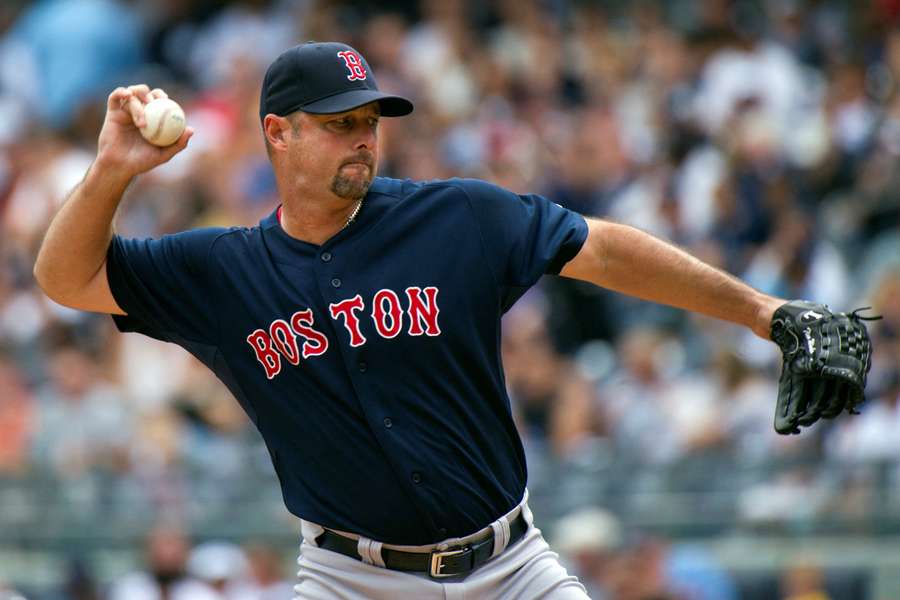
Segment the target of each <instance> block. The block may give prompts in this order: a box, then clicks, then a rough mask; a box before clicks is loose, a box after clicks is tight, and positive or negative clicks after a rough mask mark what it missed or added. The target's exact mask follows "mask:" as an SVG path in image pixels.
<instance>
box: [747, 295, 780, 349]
mask: <svg viewBox="0 0 900 600" xmlns="http://www.w3.org/2000/svg"><path fill="white" fill-rule="evenodd" d="M786 302H787V300H784V299H783V298H776V297H774V296H767V295H766V294H760V295H759V299H758V300H757V303H756V304H757V307H756V317H755V320H754V322H753V325H752V326H751V329H753V333H755V334H756V335H758V336H759V337H761V338H762V339H764V340H770V341H771V339H772V317H773V316H774V315H775V311H776V310H778V307H780V306H782V305H783V304H785V303H786Z"/></svg>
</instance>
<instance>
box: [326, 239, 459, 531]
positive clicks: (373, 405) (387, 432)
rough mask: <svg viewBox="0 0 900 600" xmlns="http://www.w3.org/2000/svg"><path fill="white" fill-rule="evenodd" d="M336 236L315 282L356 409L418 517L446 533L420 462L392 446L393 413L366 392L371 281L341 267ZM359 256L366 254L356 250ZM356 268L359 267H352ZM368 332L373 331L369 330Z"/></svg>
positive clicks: (395, 432) (395, 429)
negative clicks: (434, 513)
mask: <svg viewBox="0 0 900 600" xmlns="http://www.w3.org/2000/svg"><path fill="white" fill-rule="evenodd" d="M337 243H338V242H337V241H336V240H331V241H329V242H328V243H326V244H325V245H324V246H323V247H322V249H321V250H320V251H319V253H318V260H317V261H316V263H315V272H316V282H317V284H318V286H319V292H320V293H321V296H322V300H323V301H324V304H325V305H326V306H327V307H328V311H327V312H328V313H329V315H330V316H331V327H332V331H333V335H334V339H335V340H336V341H337V346H338V349H339V351H340V355H341V360H342V361H343V363H344V369H345V370H346V373H347V376H348V378H349V380H350V384H351V386H352V387H353V391H354V394H355V395H356V399H357V402H358V403H359V407H360V410H361V412H362V414H363V415H364V416H365V418H366V422H367V423H368V424H369V428H370V429H371V430H372V432H373V433H374V435H375V438H376V439H377V440H378V444H379V446H380V447H381V450H382V452H383V453H384V458H385V460H387V462H388V464H390V465H391V468H392V470H393V471H394V473H395V474H396V475H397V478H398V479H399V480H400V481H402V482H403V483H404V487H405V488H406V490H407V492H408V495H409V497H410V500H411V502H412V504H413V505H414V506H416V508H417V509H418V512H419V517H420V519H421V520H422V521H423V522H425V523H427V525H428V527H429V528H430V529H432V530H433V531H436V532H439V533H440V532H446V530H445V529H443V528H440V527H438V526H437V525H436V524H435V523H434V520H433V518H432V517H431V515H430V512H429V508H428V507H427V506H426V504H427V501H424V499H423V498H422V495H421V486H423V485H427V480H426V477H425V474H424V466H423V465H417V464H410V463H409V462H408V461H406V460H402V459H401V458H400V457H399V456H398V455H399V454H400V453H399V452H398V451H397V450H396V436H399V435H403V431H402V428H401V427H399V426H398V425H397V424H396V423H395V420H394V419H393V418H392V416H391V415H389V414H387V411H386V410H385V407H384V406H383V404H382V403H381V402H379V400H378V398H377V397H376V396H373V395H370V394H366V390H367V389H368V387H369V386H367V379H368V378H369V377H371V376H372V375H371V368H370V359H369V358H368V357H367V351H366V345H367V342H368V337H367V335H366V333H365V332H364V329H366V328H365V327H364V325H365V324H367V323H366V321H367V316H368V315H369V314H370V312H371V310H372V309H373V307H372V306H370V303H371V301H372V298H371V297H370V296H369V294H368V293H367V292H368V290H369V289H370V288H371V286H366V285H364V278H365V275H360V274H356V275H349V276H348V273H347V272H346V271H345V270H344V269H343V268H342V267H343V266H344V265H347V262H346V261H344V260H341V255H342V253H341V251H340V249H339V248H338V247H336V245H337ZM356 254H357V255H362V256H364V255H365V254H364V253H359V252H358V251H356ZM355 268H356V269H357V270H359V267H358V266H355ZM368 335H377V333H374V332H370V333H369V334H368Z"/></svg>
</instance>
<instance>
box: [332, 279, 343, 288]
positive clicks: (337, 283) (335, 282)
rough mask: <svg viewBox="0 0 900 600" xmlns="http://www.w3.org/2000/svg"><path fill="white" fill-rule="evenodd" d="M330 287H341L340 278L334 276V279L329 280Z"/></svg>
mask: <svg viewBox="0 0 900 600" xmlns="http://www.w3.org/2000/svg"><path fill="white" fill-rule="evenodd" d="M331 287H336V288H339V287H341V280H340V279H338V278H337V277H335V278H334V279H332V280H331Z"/></svg>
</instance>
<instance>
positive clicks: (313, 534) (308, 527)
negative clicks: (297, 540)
mask: <svg viewBox="0 0 900 600" xmlns="http://www.w3.org/2000/svg"><path fill="white" fill-rule="evenodd" d="M324 532H325V528H324V527H322V526H321V525H318V524H316V523H313V522H312V521H307V520H306V519H300V533H301V535H302V536H303V541H305V542H306V543H307V544H309V545H310V546H318V545H319V544H318V543H316V539H318V537H319V536H320V535H322V534H323V533H324Z"/></svg>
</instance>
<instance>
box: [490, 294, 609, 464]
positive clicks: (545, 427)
mask: <svg viewBox="0 0 900 600" xmlns="http://www.w3.org/2000/svg"><path fill="white" fill-rule="evenodd" d="M538 304H539V299H538V298H537V296H536V295H532V296H531V297H530V298H529V299H528V300H523V301H522V302H521V303H520V304H519V305H518V306H516V307H515V308H513V309H512V310H511V311H510V312H509V313H508V314H507V315H506V317H505V320H504V336H503V359H504V363H505V364H506V365H507V370H506V378H507V386H508V388H509V393H510V397H511V400H512V402H513V404H514V406H515V410H516V414H517V416H518V420H519V423H520V429H521V430H522V433H523V437H524V438H525V442H526V443H535V444H539V445H540V444H545V445H547V446H548V447H549V449H550V450H551V451H552V452H553V453H554V454H556V455H557V456H559V457H567V456H572V455H574V454H577V452H578V450H579V447H581V446H583V445H584V444H585V443H586V442H587V441H588V440H589V439H590V438H591V437H593V436H597V435H600V434H602V433H603V429H602V417H601V415H600V414H599V413H598V412H597V410H596V407H597V402H596V400H595V399H594V394H593V391H592V390H591V387H590V385H589V383H588V382H587V380H586V379H584V378H583V376H581V375H580V374H579V372H578V371H577V370H576V369H575V365H574V363H573V362H572V361H571V360H569V359H567V358H566V357H564V356H562V355H560V354H559V353H558V352H557V351H556V349H555V348H554V347H553V344H552V342H551V340H550V338H549V336H548V333H547V329H546V324H545V322H544V318H543V315H542V313H541V309H540V308H539V306H538Z"/></svg>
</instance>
